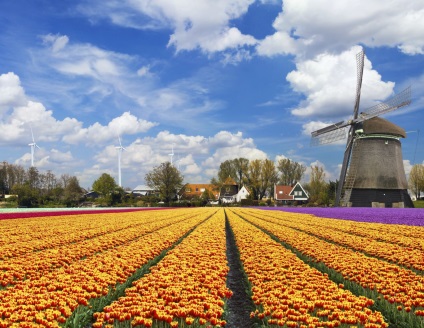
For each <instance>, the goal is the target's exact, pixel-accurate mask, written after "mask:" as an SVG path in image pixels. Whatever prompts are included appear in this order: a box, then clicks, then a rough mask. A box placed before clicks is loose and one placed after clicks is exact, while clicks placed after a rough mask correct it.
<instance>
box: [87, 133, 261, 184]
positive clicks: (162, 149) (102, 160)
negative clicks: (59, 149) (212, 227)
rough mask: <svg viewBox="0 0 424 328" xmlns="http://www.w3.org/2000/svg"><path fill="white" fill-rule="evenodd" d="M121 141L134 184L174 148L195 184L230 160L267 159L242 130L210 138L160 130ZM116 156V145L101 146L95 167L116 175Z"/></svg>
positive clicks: (124, 168) (129, 178)
mask: <svg viewBox="0 0 424 328" xmlns="http://www.w3.org/2000/svg"><path fill="white" fill-rule="evenodd" d="M122 143H123V146H124V147H125V148H126V149H127V151H124V152H122V159H121V167H122V172H125V174H126V175H127V179H126V181H132V183H133V184H134V185H136V184H140V183H144V176H145V174H146V173H147V172H149V171H150V170H152V168H153V167H155V166H158V165H160V164H161V163H163V162H168V161H170V156H169V154H170V153H171V148H172V147H173V150H174V157H173V164H174V165H175V166H176V167H177V168H178V169H179V170H180V171H181V172H182V174H183V175H184V180H185V181H190V182H192V183H194V182H203V183H208V181H209V180H210V179H211V178H212V177H213V176H215V175H216V173H217V170H218V168H219V165H220V164H221V163H222V162H224V161H225V160H227V159H233V158H237V157H245V158H247V159H249V160H253V159H265V158H267V155H266V153H265V152H263V151H262V150H260V149H258V148H257V147H256V146H255V144H254V143H253V140H252V139H250V138H244V137H243V135H242V134H241V133H240V132H237V133H231V132H229V131H219V132H218V133H216V134H215V135H213V136H211V137H204V136H190V135H184V134H172V133H170V132H169V131H161V132H159V133H158V134H157V135H156V136H155V137H144V138H137V139H136V140H135V141H133V142H131V143H126V140H125V137H124V138H123V140H122ZM117 158H118V153H117V149H116V148H115V146H114V145H109V146H107V147H105V148H103V149H101V150H100V151H99V152H98V153H97V154H96V155H95V159H96V169H102V168H105V169H110V168H112V171H113V172H114V173H113V175H114V176H117ZM93 169H94V168H91V169H90V170H93ZM123 175H124V173H123Z"/></svg>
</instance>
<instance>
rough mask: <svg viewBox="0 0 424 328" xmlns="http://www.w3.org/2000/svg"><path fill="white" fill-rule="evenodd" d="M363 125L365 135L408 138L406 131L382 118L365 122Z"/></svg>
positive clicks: (374, 118)
mask: <svg viewBox="0 0 424 328" xmlns="http://www.w3.org/2000/svg"><path fill="white" fill-rule="evenodd" d="M362 124H363V125H362V128H363V130H364V133H365V134H388V135H393V136H397V137H401V138H406V133H405V130H404V129H402V128H401V127H400V126H398V125H396V124H393V123H392V122H389V121H388V120H385V119H384V118H381V117H373V118H371V119H369V120H365V121H364V122H363V123H362Z"/></svg>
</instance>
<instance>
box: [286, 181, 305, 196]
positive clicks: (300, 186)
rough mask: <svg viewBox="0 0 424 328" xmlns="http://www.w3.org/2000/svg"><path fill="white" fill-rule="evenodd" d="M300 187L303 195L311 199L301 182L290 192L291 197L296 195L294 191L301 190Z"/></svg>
mask: <svg viewBox="0 0 424 328" xmlns="http://www.w3.org/2000/svg"><path fill="white" fill-rule="evenodd" d="M298 186H299V188H300V189H302V191H303V193H304V194H305V195H306V197H309V194H308V193H307V192H306V190H305V189H303V187H302V185H301V184H300V183H299V182H296V184H295V185H294V186H293V188H292V191H291V192H290V194H291V195H294V193H293V192H294V190H295V189H299V188H297V187H298Z"/></svg>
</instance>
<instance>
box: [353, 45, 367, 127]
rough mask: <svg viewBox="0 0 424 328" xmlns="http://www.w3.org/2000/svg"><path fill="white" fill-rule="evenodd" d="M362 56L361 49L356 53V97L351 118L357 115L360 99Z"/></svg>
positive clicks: (362, 68) (363, 55) (362, 72)
mask: <svg viewBox="0 0 424 328" xmlns="http://www.w3.org/2000/svg"><path fill="white" fill-rule="evenodd" d="M364 57H365V51H364V49H362V51H361V52H360V53H358V54H357V55H356V99H355V107H354V109H353V119H356V118H357V117H358V110H359V102H360V100H361V88H362V77H363V75H364Z"/></svg>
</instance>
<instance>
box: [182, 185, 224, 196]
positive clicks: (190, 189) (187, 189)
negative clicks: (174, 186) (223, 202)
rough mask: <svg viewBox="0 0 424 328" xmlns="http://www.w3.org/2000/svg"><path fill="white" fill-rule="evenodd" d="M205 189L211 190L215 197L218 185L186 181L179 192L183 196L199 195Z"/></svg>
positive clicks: (217, 192)
mask: <svg viewBox="0 0 424 328" xmlns="http://www.w3.org/2000/svg"><path fill="white" fill-rule="evenodd" d="M205 190H209V191H210V192H212V193H213V194H214V195H215V197H217V196H218V194H219V191H218V187H216V186H215V185H213V184H210V183H186V184H185V185H184V186H183V187H182V188H181V189H180V192H179V194H180V195H185V196H201V195H202V194H203V192H204V191H205Z"/></svg>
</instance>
